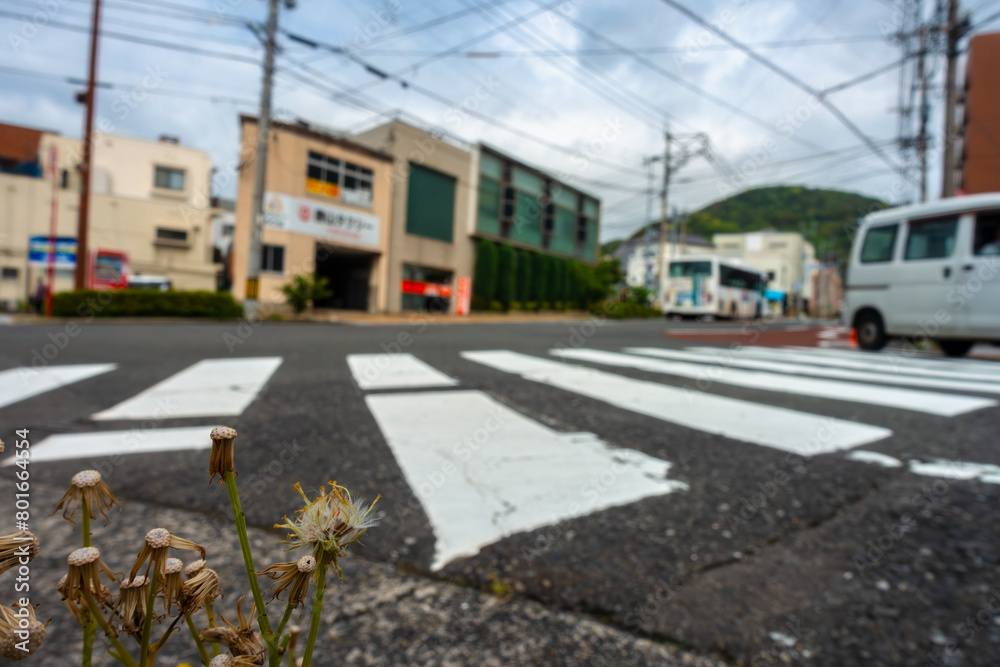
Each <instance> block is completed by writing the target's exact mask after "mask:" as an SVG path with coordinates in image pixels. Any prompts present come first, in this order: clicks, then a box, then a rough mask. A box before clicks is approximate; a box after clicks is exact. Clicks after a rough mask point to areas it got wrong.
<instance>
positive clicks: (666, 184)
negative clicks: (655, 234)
mask: <svg viewBox="0 0 1000 667" xmlns="http://www.w3.org/2000/svg"><path fill="white" fill-rule="evenodd" d="M664 137H665V139H666V147H665V148H664V151H663V189H661V190H660V239H659V240H660V242H659V245H658V247H657V251H656V302H657V303H658V304H659V305H660V307H663V306H664V297H665V296H666V295H665V294H663V279H664V278H665V277H666V276H664V275H663V273H664V270H663V263H664V261H665V260H666V254H667V197H668V193H669V190H670V175H671V173H670V172H671V167H672V165H671V164H670V151H671V143H672V142H673V139H674V138H673V135H672V134H670V130H667V131H666V132H665V133H664Z"/></svg>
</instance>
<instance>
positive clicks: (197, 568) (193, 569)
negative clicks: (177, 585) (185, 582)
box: [184, 558, 208, 579]
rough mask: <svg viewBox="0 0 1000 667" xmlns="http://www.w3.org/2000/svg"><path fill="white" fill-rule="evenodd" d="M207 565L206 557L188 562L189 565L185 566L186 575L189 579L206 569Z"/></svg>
mask: <svg viewBox="0 0 1000 667" xmlns="http://www.w3.org/2000/svg"><path fill="white" fill-rule="evenodd" d="M207 565H208V563H206V562H205V559H204V558H199V559H198V560H196V561H192V562H190V563H188V564H187V567H185V568H184V577H185V578H187V579H191V578H193V577H194V575H196V574H198V573H199V572H201V571H202V570H204V569H205V567H206V566H207Z"/></svg>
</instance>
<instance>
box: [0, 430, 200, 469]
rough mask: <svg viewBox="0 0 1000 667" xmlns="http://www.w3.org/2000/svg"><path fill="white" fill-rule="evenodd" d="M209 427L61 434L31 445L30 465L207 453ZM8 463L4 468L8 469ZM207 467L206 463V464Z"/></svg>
mask: <svg viewBox="0 0 1000 667" xmlns="http://www.w3.org/2000/svg"><path fill="white" fill-rule="evenodd" d="M212 428H213V427H212V426H193V427H184V428H159V429H146V430H136V429H133V430H131V431H99V432H93V433H61V434H58V435H50V436H49V437H47V438H45V439H44V440H42V441H41V442H39V443H37V444H35V445H32V447H31V459H30V460H31V461H32V462H33V463H37V462H39V461H62V460H65V459H82V458H89V457H98V456H118V455H124V454H151V453H156V452H172V451H178V450H184V449H207V448H209V447H211V446H212V440H211V439H210V438H209V437H208V434H209V433H210V432H211V431H212ZM13 462H14V460H13V459H8V460H7V461H6V462H5V463H4V465H11V464H12V463H13ZM206 465H207V460H206Z"/></svg>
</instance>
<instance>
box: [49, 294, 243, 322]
mask: <svg viewBox="0 0 1000 667" xmlns="http://www.w3.org/2000/svg"><path fill="white" fill-rule="evenodd" d="M52 314H53V315H55V316H56V317H90V316H96V317H212V318H217V319H230V318H237V317H240V316H241V315H242V314H243V308H242V307H241V306H240V304H238V303H237V302H236V301H235V300H234V299H233V297H232V295H231V294H229V293H227V292H204V291H196V292H184V291H174V290H171V291H167V292H160V291H158V290H137V289H132V290H129V289H126V290H115V291H97V290H76V291H75V292H60V293H58V294H55V295H54V296H53V297H52Z"/></svg>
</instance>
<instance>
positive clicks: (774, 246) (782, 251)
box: [712, 230, 816, 303]
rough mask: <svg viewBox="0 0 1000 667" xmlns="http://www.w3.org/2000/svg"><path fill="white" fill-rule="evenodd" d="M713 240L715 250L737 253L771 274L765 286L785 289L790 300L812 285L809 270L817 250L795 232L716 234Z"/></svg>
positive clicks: (771, 288)
mask: <svg viewBox="0 0 1000 667" xmlns="http://www.w3.org/2000/svg"><path fill="white" fill-rule="evenodd" d="M712 241H713V243H714V244H715V248H716V253H717V254H719V255H722V256H725V257H737V258H739V259H741V260H743V261H744V262H746V263H747V264H749V265H750V266H752V267H753V268H755V269H758V270H760V271H764V272H767V273H769V274H772V275H773V278H772V279H771V280H769V281H768V284H767V289H769V290H779V291H781V292H784V293H785V294H786V295H788V298H789V300H790V302H792V303H794V302H795V299H797V298H801V297H804V296H806V293H807V292H808V291H810V289H811V288H810V286H809V281H810V280H811V277H810V276H809V275H808V272H809V270H810V268H811V266H812V265H813V264H815V261H816V251H815V249H814V248H813V246H812V244H811V243H809V242H808V241H806V240H805V238H803V236H802V235H801V234H799V233H797V232H776V231H770V230H768V231H760V232H748V233H746V234H716V235H715V236H714V237H713V238H712Z"/></svg>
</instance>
